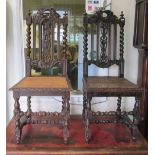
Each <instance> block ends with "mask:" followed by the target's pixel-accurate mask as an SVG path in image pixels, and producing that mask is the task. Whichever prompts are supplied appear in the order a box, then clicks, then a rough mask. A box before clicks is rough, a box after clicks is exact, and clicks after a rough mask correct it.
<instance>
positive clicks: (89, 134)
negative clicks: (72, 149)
mask: <svg viewBox="0 0 155 155" xmlns="http://www.w3.org/2000/svg"><path fill="white" fill-rule="evenodd" d="M90 139H91V131H90V129H89V128H86V129H85V140H86V143H87V144H88V143H89V142H90Z"/></svg>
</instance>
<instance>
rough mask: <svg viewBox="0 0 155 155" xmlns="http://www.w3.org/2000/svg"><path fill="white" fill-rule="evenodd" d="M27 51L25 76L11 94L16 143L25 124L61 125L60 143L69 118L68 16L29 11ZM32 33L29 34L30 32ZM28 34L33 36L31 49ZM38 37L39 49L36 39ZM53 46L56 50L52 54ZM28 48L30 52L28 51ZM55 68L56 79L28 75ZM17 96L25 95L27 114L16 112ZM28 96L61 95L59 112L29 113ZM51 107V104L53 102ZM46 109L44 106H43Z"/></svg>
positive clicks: (29, 100)
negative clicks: (56, 68)
mask: <svg viewBox="0 0 155 155" xmlns="http://www.w3.org/2000/svg"><path fill="white" fill-rule="evenodd" d="M26 24H27V39H26V41H27V51H26V60H25V62H26V65H25V66H26V71H25V72H26V75H25V77H24V78H23V79H22V80H21V81H19V82H18V83H17V84H15V86H13V87H12V88H11V90H12V91H13V97H14V100H15V104H14V119H15V128H16V129H15V135H16V141H17V144H19V143H20V141H21V134H22V128H23V126H24V125H26V124H30V123H31V124H40V123H41V124H51V125H54V124H58V125H61V126H63V137H64V143H65V144H66V143H67V140H68V137H69V129H68V121H69V115H70V105H69V99H70V90H71V87H70V81H69V79H68V77H67V61H66V48H67V25H68V17H67V14H66V13H65V14H64V16H63V17H61V16H60V15H59V14H58V13H57V12H56V11H55V10H54V9H53V8H48V9H39V10H38V11H37V13H36V14H32V13H31V12H30V11H29V13H28V16H27V18H26ZM60 28H62V29H63V42H62V45H63V58H61V59H60V44H61V41H60ZM32 30H33V31H32ZM31 34H32V36H33V39H32V45H33V47H32V48H31V38H32V37H31ZM36 36H39V50H38V49H37V48H38V47H37V41H36V40H37V37H36ZM54 45H56V47H57V48H56V51H54ZM31 49H32V51H31ZM55 66H57V67H58V68H59V70H60V73H59V75H58V76H38V77H35V76H32V75H31V71H32V68H40V69H51V68H53V67H55ZM20 96H27V111H26V112H23V111H21V109H20V103H19V98H20ZM31 96H62V111H61V112H53V113H52V112H44V111H40V112H32V109H31ZM53 104H54V103H53ZM45 106H46V105H45Z"/></svg>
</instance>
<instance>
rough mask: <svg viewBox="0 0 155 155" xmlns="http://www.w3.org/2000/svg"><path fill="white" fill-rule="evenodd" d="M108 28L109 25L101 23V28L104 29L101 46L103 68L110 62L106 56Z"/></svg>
mask: <svg viewBox="0 0 155 155" xmlns="http://www.w3.org/2000/svg"><path fill="white" fill-rule="evenodd" d="M108 26H109V24H107V23H104V22H102V23H101V28H102V29H101V30H102V32H101V33H102V34H101V37H100V46H101V54H100V63H101V64H102V65H103V66H105V65H106V64H108V61H109V60H108V56H107V54H106V49H107V33H108ZM98 52H99V51H98Z"/></svg>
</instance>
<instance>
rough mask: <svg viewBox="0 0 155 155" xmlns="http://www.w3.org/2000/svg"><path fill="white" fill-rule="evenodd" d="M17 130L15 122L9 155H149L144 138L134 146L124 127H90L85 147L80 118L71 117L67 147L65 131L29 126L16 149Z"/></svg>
mask: <svg viewBox="0 0 155 155" xmlns="http://www.w3.org/2000/svg"><path fill="white" fill-rule="evenodd" d="M14 127H15V126H14V119H12V120H11V121H10V123H9V125H8V127H7V137H6V138H7V147H6V150H7V155H52V154H54V155H60V154H61V155H62V154H63V155H64V154H71V155H76V154H77V155H78V154H80V155H86V154H87V155H92V154H93V155H95V154H100V155H101V154H105V155H131V154H133V155H147V142H146V141H145V139H144V138H143V137H142V136H141V134H140V133H139V136H138V140H137V142H136V143H134V142H132V140H131V138H130V137H131V135H130V131H129V129H128V128H127V127H126V126H124V125H121V124H117V125H116V124H103V125H101V124H100V125H99V124H93V125H91V131H92V139H91V142H90V144H86V143H85V139H84V134H85V132H84V125H83V122H82V119H81V117H79V116H71V119H70V125H69V127H70V129H69V130H70V138H69V142H68V145H65V144H63V136H62V128H61V127H57V126H50V125H26V126H25V127H24V128H23V133H22V140H21V144H20V145H17V144H16V141H15V135H14Z"/></svg>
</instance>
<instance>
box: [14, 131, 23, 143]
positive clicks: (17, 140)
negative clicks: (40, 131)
mask: <svg viewBox="0 0 155 155" xmlns="http://www.w3.org/2000/svg"><path fill="white" fill-rule="evenodd" d="M15 135H16V143H17V144H20V142H21V135H22V129H20V128H16V131H15Z"/></svg>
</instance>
